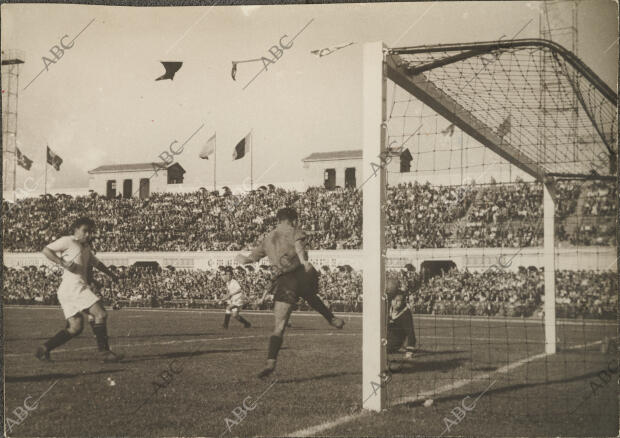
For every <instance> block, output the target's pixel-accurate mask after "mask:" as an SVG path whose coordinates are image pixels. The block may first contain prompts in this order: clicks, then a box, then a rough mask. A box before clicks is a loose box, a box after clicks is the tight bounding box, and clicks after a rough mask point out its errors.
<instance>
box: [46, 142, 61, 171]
mask: <svg viewBox="0 0 620 438" xmlns="http://www.w3.org/2000/svg"><path fill="white" fill-rule="evenodd" d="M47 163H48V164H51V165H52V166H54V169H56V170H60V165H61V164H62V158H60V156H59V155H57V154H56V153H54V151H52V150H51V149H50V147H49V146H48V147H47Z"/></svg>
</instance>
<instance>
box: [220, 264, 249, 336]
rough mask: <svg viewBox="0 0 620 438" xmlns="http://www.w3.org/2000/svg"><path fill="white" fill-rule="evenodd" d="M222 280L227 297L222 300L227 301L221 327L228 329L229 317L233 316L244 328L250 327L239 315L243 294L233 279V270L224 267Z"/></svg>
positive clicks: (229, 267)
mask: <svg viewBox="0 0 620 438" xmlns="http://www.w3.org/2000/svg"><path fill="white" fill-rule="evenodd" d="M222 278H223V279H224V281H225V282H226V288H227V289H228V295H226V297H225V298H224V300H225V301H228V304H227V306H226V313H225V314H224V324H223V325H222V327H224V328H225V329H227V328H228V323H229V322H230V315H233V316H234V317H235V319H236V320H237V321H239V322H240V323H241V324H243V326H244V327H245V328H250V327H252V324H250V323H249V322H248V320H246V319H245V318H244V317H243V316H241V315H239V310H240V309H241V308H242V307H243V305H244V304H245V294H244V293H243V290H242V289H241V285H240V284H239V282H238V281H237V280H235V279H234V278H233V268H232V267H231V266H226V267H225V268H224V272H223V273H222Z"/></svg>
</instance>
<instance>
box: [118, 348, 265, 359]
mask: <svg viewBox="0 0 620 438" xmlns="http://www.w3.org/2000/svg"><path fill="white" fill-rule="evenodd" d="M248 351H259V349H258V348H235V349H232V348H221V349H217V350H196V351H175V352H171V353H162V354H144V355H140V356H132V357H127V358H125V359H123V362H122V363H133V362H146V361H150V360H153V359H181V358H187V357H194V356H195V357H198V356H205V355H208V354H218V353H245V352H248ZM260 351H262V350H260Z"/></svg>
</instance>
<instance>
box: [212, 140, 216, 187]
mask: <svg viewBox="0 0 620 438" xmlns="http://www.w3.org/2000/svg"><path fill="white" fill-rule="evenodd" d="M215 135H216V137H215V147H214V148H213V191H215V190H217V188H216V187H217V185H216V180H215V172H216V171H217V133H215Z"/></svg>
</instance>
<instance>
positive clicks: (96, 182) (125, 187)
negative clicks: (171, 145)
mask: <svg viewBox="0 0 620 438" xmlns="http://www.w3.org/2000/svg"><path fill="white" fill-rule="evenodd" d="M88 173H89V174H90V178H89V181H88V188H89V189H90V190H92V191H94V192H95V193H98V194H100V195H103V196H107V197H108V198H114V197H116V196H118V195H121V196H123V197H124V198H131V197H135V196H139V197H140V199H144V198H147V197H148V196H149V194H150V193H153V192H173V191H176V190H175V188H176V187H178V186H180V185H182V184H183V174H184V173H185V169H183V168H182V167H181V165H180V164H179V163H173V164H170V165H165V164H162V163H137V164H110V165H104V166H99V167H97V168H96V169H93V170H89V171H88Z"/></svg>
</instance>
